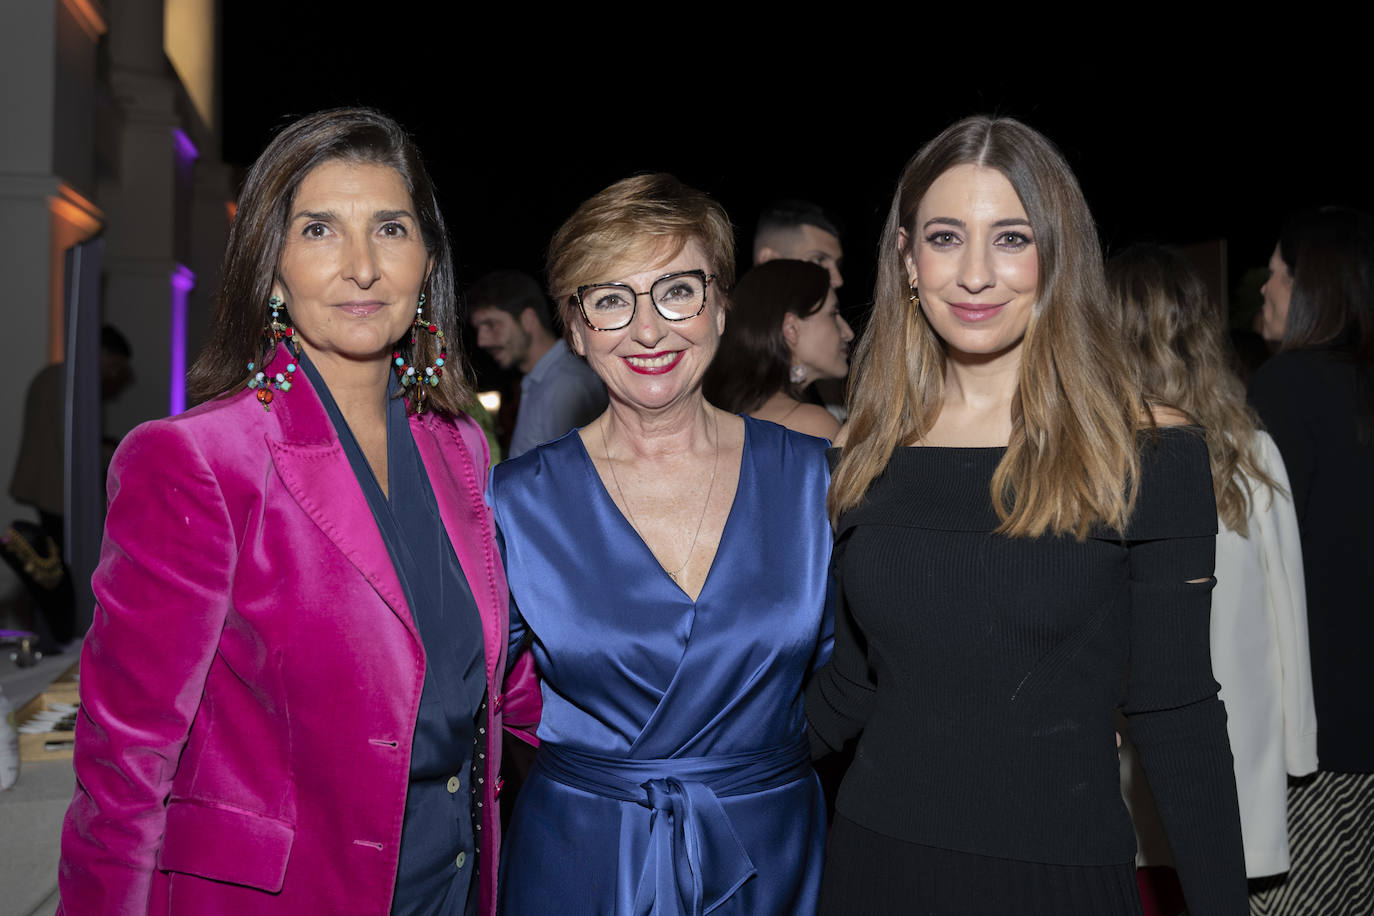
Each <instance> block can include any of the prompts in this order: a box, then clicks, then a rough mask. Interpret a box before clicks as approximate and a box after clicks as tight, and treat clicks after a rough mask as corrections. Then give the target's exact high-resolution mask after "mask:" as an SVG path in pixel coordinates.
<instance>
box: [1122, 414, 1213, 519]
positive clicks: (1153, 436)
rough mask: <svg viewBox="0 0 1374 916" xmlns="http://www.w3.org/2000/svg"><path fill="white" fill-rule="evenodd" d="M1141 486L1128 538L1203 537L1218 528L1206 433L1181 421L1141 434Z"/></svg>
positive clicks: (1200, 428)
mask: <svg viewBox="0 0 1374 916" xmlns="http://www.w3.org/2000/svg"><path fill="white" fill-rule="evenodd" d="M1139 436H1140V482H1139V488H1138V490H1137V494H1136V504H1135V511H1134V512H1133V513H1132V514H1131V521H1130V524H1129V526H1128V528H1127V532H1126V534H1127V537H1129V538H1131V539H1133V540H1145V539H1149V538H1155V537H1179V536H1190V535H1197V536H1205V535H1208V534H1215V533H1216V530H1217V505H1216V494H1215V492H1214V491H1213V489H1212V463H1211V459H1210V457H1209V456H1208V453H1207V436H1206V432H1205V431H1204V430H1203V428H1202V427H1200V426H1195V425H1191V424H1185V423H1177V424H1172V425H1159V426H1156V427H1155V428H1154V429H1144V430H1141V432H1140V434H1139Z"/></svg>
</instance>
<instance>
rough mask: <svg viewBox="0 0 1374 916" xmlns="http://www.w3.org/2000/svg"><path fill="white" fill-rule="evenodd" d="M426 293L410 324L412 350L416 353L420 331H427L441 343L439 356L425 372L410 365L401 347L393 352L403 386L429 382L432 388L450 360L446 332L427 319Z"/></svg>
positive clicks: (392, 355)
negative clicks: (417, 370) (418, 370)
mask: <svg viewBox="0 0 1374 916" xmlns="http://www.w3.org/2000/svg"><path fill="white" fill-rule="evenodd" d="M424 312H425V294H424V293H421V294H420V301H419V302H418V303H416V306H415V320H414V321H413V322H411V325H410V352H411V354H412V355H413V354H414V353H415V343H416V339H417V338H418V336H419V332H420V331H422V330H423V331H427V332H429V333H430V334H432V335H433V336H434V337H435V338H436V339H437V340H438V343H439V357H438V358H437V359H436V360H434V365H432V366H426V367H425V371H424V372H423V373H418V372H416V371H415V367H414V366H412V365H410V364H409V363H408V362H407V361H406V358H405V356H403V355H402V354H401V351H400V350H399V349H397V350H394V351H393V352H392V354H391V358H392V360H393V361H394V362H395V363H396V376H397V377H398V378H399V379H400V380H401V385H402V386H403V387H406V388H409V387H410V386H411V385H421V384H427V385H429V386H430V387H431V388H432V387H434V386H435V385H438V384H439V379H440V378H441V377H442V376H443V374H444V363H445V362H447V361H448V341H446V340H445V339H444V332H443V331H442V330H440V329H439V326H438V325H437V324H431V323H429V322H427V321H425V317H424Z"/></svg>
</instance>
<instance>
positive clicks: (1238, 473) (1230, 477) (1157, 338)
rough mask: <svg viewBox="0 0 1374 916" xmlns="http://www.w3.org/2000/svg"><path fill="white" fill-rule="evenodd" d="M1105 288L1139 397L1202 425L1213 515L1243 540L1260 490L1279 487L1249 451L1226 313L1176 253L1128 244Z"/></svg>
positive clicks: (1251, 437) (1250, 425)
mask: <svg viewBox="0 0 1374 916" xmlns="http://www.w3.org/2000/svg"><path fill="white" fill-rule="evenodd" d="M1107 286H1108V289H1109V290H1110V292H1111V295H1112V300H1113V301H1114V302H1115V303H1116V304H1117V307H1118V308H1120V309H1121V314H1122V320H1123V324H1124V331H1125V334H1126V341H1127V345H1128V346H1127V349H1126V352H1127V354H1128V355H1133V357H1134V358H1135V359H1136V360H1137V363H1138V366H1139V372H1140V378H1141V384H1142V386H1143V388H1144V391H1145V399H1146V401H1147V402H1148V403H1149V404H1150V405H1151V406H1152V407H1154V406H1160V407H1172V408H1173V409H1175V410H1179V411H1182V412H1183V413H1185V414H1187V416H1188V418H1189V419H1190V420H1192V421H1193V422H1194V423H1196V424H1198V425H1199V426H1201V427H1202V428H1203V430H1204V431H1205V432H1204V435H1205V436H1206V437H1207V454H1208V456H1209V457H1210V458H1211V462H1212V488H1213V490H1214V491H1215V493H1216V500H1217V514H1218V515H1220V516H1221V520H1222V521H1223V522H1224V523H1225V524H1226V527H1227V528H1229V529H1231V530H1232V531H1234V532H1236V533H1237V534H1239V535H1241V536H1242V537H1247V536H1249V531H1250V526H1249V517H1250V514H1251V509H1252V503H1251V501H1252V500H1253V499H1254V498H1255V496H1256V495H1257V494H1258V492H1259V491H1260V490H1267V491H1269V492H1268V493H1266V494H1265V495H1266V496H1267V497H1268V498H1272V495H1273V491H1274V490H1276V489H1281V488H1280V487H1279V484H1278V482H1277V481H1275V480H1274V479H1273V478H1272V477H1270V476H1269V475H1268V474H1267V473H1265V471H1264V468H1263V466H1262V465H1261V464H1260V463H1259V461H1258V460H1257V458H1256V453H1255V430H1256V429H1258V428H1259V425H1260V423H1259V418H1258V417H1257V416H1256V414H1255V412H1254V410H1252V409H1251V408H1250V406H1249V405H1248V404H1247V403H1246V401H1245V385H1244V384H1242V383H1241V380H1240V379H1239V378H1237V377H1236V375H1235V373H1233V372H1232V371H1231V368H1230V360H1229V359H1228V355H1227V352H1226V351H1227V349H1228V344H1227V341H1226V334H1225V315H1224V314H1223V313H1222V311H1221V309H1220V308H1218V307H1217V306H1216V305H1215V304H1214V303H1213V302H1212V299H1211V297H1210V296H1209V295H1208V294H1207V286H1206V284H1204V283H1203V282H1202V278H1201V277H1199V276H1198V275H1197V272H1196V271H1195V270H1194V269H1193V266H1192V265H1191V264H1190V263H1189V262H1188V259H1187V258H1185V257H1184V256H1183V255H1182V254H1181V253H1180V252H1178V251H1176V250H1175V249H1173V248H1166V247H1164V246H1162V245H1132V246H1131V247H1130V248H1127V249H1126V250H1125V251H1122V252H1121V253H1120V254H1117V255H1115V256H1113V257H1112V259H1111V260H1110V261H1108V262H1107Z"/></svg>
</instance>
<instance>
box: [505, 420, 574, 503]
mask: <svg viewBox="0 0 1374 916" xmlns="http://www.w3.org/2000/svg"><path fill="white" fill-rule="evenodd" d="M585 454H586V449H585V448H583V445H582V436H581V434H580V433H579V432H578V430H576V429H572V430H569V431H568V432H567V433H565V434H564V435H562V436H559V437H558V438H557V439H553V440H551V441H549V442H545V443H544V444H543V445H538V446H535V447H534V448H532V449H530V450H529V451H527V452H524V453H522V454H520V455H517V456H515V457H514V458H507V459H506V460H505V461H502V462H500V463H498V464H496V465H494V466H493V467H492V469H491V482H492V487H493V489H496V488H500V487H509V486H512V485H516V486H528V485H532V484H534V483H535V482H536V481H538V480H540V479H549V478H553V477H557V476H558V475H559V473H560V472H563V473H566V472H567V471H569V470H570V469H571V468H573V467H574V466H576V465H575V464H574V462H579V461H580V460H581V458H582V456H583V455H585Z"/></svg>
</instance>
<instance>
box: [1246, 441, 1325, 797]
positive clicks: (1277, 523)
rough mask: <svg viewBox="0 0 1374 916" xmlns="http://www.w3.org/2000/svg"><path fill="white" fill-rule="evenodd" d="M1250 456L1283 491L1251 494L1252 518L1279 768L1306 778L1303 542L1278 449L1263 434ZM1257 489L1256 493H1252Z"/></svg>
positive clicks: (1310, 735) (1308, 698)
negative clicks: (1275, 667)
mask: <svg viewBox="0 0 1374 916" xmlns="http://www.w3.org/2000/svg"><path fill="white" fill-rule="evenodd" d="M1255 445H1256V447H1255V451H1256V453H1257V456H1258V458H1259V460H1260V464H1261V466H1262V467H1263V468H1264V470H1265V471H1266V472H1267V473H1268V474H1269V476H1270V477H1272V478H1273V479H1274V480H1275V481H1276V482H1277V483H1278V484H1279V486H1280V487H1282V488H1283V491H1282V492H1274V493H1266V492H1263V491H1261V492H1258V493H1255V494H1254V495H1253V496H1252V497H1251V498H1252V499H1253V500H1255V502H1256V505H1255V507H1254V509H1253V511H1252V513H1251V517H1252V519H1253V520H1254V528H1255V529H1256V530H1254V531H1252V532H1251V533H1250V536H1251V537H1255V538H1258V539H1259V545H1260V558H1261V562H1262V563H1263V564H1264V577H1265V584H1266V589H1265V592H1266V593H1267V595H1268V598H1269V620H1270V624H1271V626H1273V628H1274V634H1275V637H1276V642H1277V643H1278V647H1279V666H1280V669H1281V670H1282V672H1283V686H1282V694H1281V696H1282V701H1283V748H1284V763H1285V766H1286V767H1287V770H1288V772H1289V774H1290V775H1293V776H1306V775H1307V774H1308V773H1311V772H1314V771H1315V770H1316V769H1317V707H1316V701H1315V700H1314V699H1313V696H1312V656H1311V653H1310V652H1309V651H1308V642H1307V588H1306V584H1305V582H1304V580H1303V567H1302V538H1301V536H1300V535H1299V533H1298V515H1297V512H1296V511H1295V510H1294V509H1293V500H1292V498H1291V497H1290V496H1289V495H1288V493H1289V492H1290V491H1289V482H1288V472H1287V471H1286V470H1285V469H1284V464H1283V458H1282V457H1280V455H1279V450H1278V446H1276V445H1275V444H1274V440H1273V439H1271V438H1270V437H1269V436H1268V434H1266V433H1263V432H1259V433H1256V443H1255ZM1256 489H1258V488H1256Z"/></svg>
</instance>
